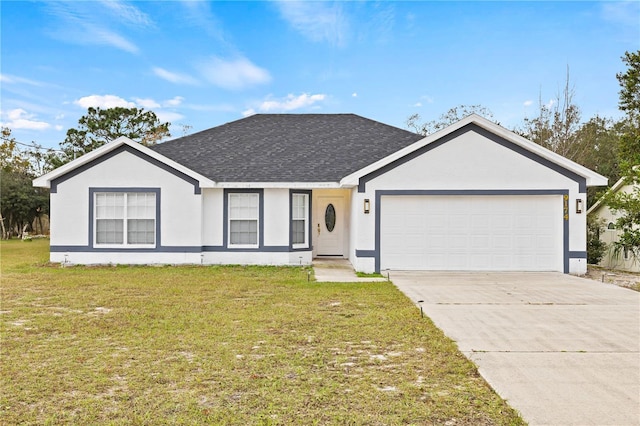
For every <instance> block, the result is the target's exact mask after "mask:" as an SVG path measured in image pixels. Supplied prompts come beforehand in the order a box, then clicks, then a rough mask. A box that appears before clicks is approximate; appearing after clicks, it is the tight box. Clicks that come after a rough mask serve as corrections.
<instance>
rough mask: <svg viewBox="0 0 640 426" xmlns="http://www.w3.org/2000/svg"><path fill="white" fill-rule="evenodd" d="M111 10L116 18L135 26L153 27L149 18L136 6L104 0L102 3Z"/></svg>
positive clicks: (116, 0) (115, 0)
mask: <svg viewBox="0 0 640 426" xmlns="http://www.w3.org/2000/svg"><path fill="white" fill-rule="evenodd" d="M100 3H101V4H102V5H103V6H105V7H106V8H107V9H109V10H111V11H112V12H113V14H114V15H116V17H117V18H118V19H119V20H121V21H125V22H128V23H130V24H132V25H135V26H143V27H148V26H152V25H153V21H152V20H151V18H149V16H148V15H147V14H146V13H144V12H142V11H141V10H140V9H138V8H137V7H135V6H132V5H131V4H127V3H126V2H123V1H119V0H102V1H101V2H100Z"/></svg>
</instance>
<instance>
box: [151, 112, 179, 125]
mask: <svg viewBox="0 0 640 426" xmlns="http://www.w3.org/2000/svg"><path fill="white" fill-rule="evenodd" d="M154 112H155V114H156V117H158V120H160V121H162V122H166V121H168V122H170V123H172V122H174V121H178V120H182V119H183V118H184V115H182V114H179V113H177V112H172V111H163V110H159V111H154Z"/></svg>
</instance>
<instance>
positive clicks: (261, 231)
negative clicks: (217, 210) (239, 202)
mask: <svg viewBox="0 0 640 426" xmlns="http://www.w3.org/2000/svg"><path fill="white" fill-rule="evenodd" d="M229 194H258V246H257V247H234V246H229ZM222 216H223V217H222V220H224V224H223V227H222V231H223V233H224V234H223V237H222V246H223V247H224V249H225V251H264V250H263V249H264V189H235V188H234V189H225V190H224V202H223V214H222Z"/></svg>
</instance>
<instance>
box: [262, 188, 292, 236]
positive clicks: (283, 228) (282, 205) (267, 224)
mask: <svg viewBox="0 0 640 426" xmlns="http://www.w3.org/2000/svg"><path fill="white" fill-rule="evenodd" d="M264 245H265V246H288V245H289V189H281V188H267V189H265V190H264Z"/></svg>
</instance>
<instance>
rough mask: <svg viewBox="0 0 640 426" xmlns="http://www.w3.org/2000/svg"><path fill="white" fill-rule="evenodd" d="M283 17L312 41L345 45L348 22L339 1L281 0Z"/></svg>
mask: <svg viewBox="0 0 640 426" xmlns="http://www.w3.org/2000/svg"><path fill="white" fill-rule="evenodd" d="M277 5H278V8H279V9H280V13H281V14H282V17H283V18H284V19H285V20H286V21H287V22H289V24H290V25H291V26H292V27H293V28H294V29H295V30H296V31H298V32H299V33H301V34H302V35H303V36H305V37H307V38H309V39H310V40H312V41H316V42H320V41H326V42H328V43H330V44H332V45H334V46H343V45H344V44H345V41H346V35H347V31H348V27H349V25H348V22H347V19H346V18H345V16H344V12H343V9H342V4H341V3H339V2H336V3H329V2H316V1H314V2H306V1H304V2H303V1H279V2H277Z"/></svg>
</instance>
